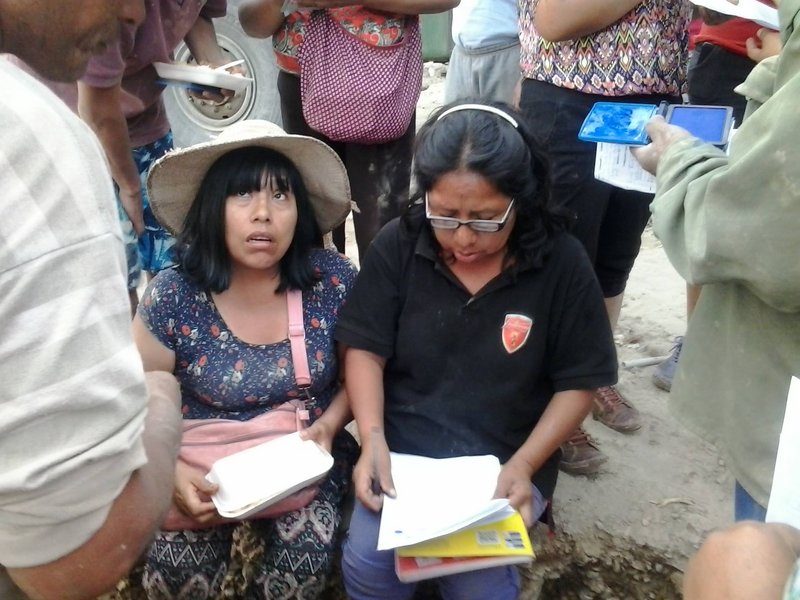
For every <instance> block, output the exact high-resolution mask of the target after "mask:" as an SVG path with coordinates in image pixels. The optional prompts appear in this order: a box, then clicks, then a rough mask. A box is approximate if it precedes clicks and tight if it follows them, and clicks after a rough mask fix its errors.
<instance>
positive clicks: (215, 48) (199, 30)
mask: <svg viewBox="0 0 800 600" xmlns="http://www.w3.org/2000/svg"><path fill="white" fill-rule="evenodd" d="M183 41H184V42H186V45H187V46H188V47H189V52H191V53H192V57H193V58H194V59H195V60H196V61H197V62H198V63H200V64H201V65H211V66H212V67H218V66H220V65H224V64H225V63H226V62H227V60H226V58H225V55H224V54H223V52H222V49H221V48H220V47H219V44H218V43H217V34H216V31H215V30H214V23H213V22H212V21H211V20H210V19H206V18H204V17H198V18H197V20H196V21H195V22H194V25H192V28H191V29H190V30H189V33H187V34H186V37H184V38H183Z"/></svg>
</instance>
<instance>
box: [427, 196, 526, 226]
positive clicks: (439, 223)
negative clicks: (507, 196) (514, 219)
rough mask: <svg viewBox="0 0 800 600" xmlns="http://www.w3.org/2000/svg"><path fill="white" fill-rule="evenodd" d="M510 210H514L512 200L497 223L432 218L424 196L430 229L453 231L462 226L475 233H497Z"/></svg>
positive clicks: (491, 221) (504, 222) (504, 224)
mask: <svg viewBox="0 0 800 600" xmlns="http://www.w3.org/2000/svg"><path fill="white" fill-rule="evenodd" d="M512 208H514V199H513V198H512V199H511V202H509V204H508V208H507V209H506V212H505V214H504V215H503V217H502V218H501V219H500V220H498V221H495V220H489V219H468V220H466V221H462V220H461V219H456V218H453V217H434V216H433V215H431V209H430V206H429V205H428V194H427V193H426V194H425V216H426V217H427V218H428V221H429V222H430V224H431V227H433V228H435V229H449V230H451V231H454V230H456V229H458V228H459V227H461V226H462V225H466V226H467V227H469V228H470V229H472V231H477V232H479V233H497V232H498V231H500V230H501V229H502V228H503V227H505V226H506V223H507V222H508V217H509V215H510V214H511V209H512Z"/></svg>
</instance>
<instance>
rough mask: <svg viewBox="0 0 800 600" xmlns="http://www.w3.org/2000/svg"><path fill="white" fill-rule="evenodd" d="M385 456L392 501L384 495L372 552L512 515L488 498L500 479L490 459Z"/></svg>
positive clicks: (505, 506)
mask: <svg viewBox="0 0 800 600" xmlns="http://www.w3.org/2000/svg"><path fill="white" fill-rule="evenodd" d="M391 457H392V479H393V480H394V485H395V490H396V491H397V497H396V498H389V497H388V496H384V500H383V512H382V514H381V524H380V531H379V534H378V550H390V549H392V548H398V547H400V546H408V545H410V544H416V543H419V542H424V541H425V540H429V539H431V538H434V537H439V536H442V535H447V534H448V533H453V532H454V531H458V530H459V529H463V528H464V527H468V526H470V525H474V524H477V523H493V522H495V521H499V520H501V519H504V518H506V517H508V516H511V515H512V514H513V513H514V509H513V508H511V506H510V505H509V503H508V500H507V499H505V498H502V499H492V496H493V495H494V490H495V487H496V486H497V476H498V475H499V474H500V461H499V460H497V458H496V457H494V456H459V457H456V458H440V459H436V458H426V457H422V456H412V455H409V454H395V453H392V455H391Z"/></svg>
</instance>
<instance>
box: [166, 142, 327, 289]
mask: <svg viewBox="0 0 800 600" xmlns="http://www.w3.org/2000/svg"><path fill="white" fill-rule="evenodd" d="M265 186H272V187H274V188H275V189H277V190H280V191H282V192H292V193H293V194H294V197H295V202H296V204H297V225H296V226H295V230H294V237H293V238H292V243H291V245H290V246H289V248H288V250H287V251H286V254H285V255H284V256H283V258H281V261H280V283H279V284H278V291H283V290H286V289H290V288H293V289H301V290H302V289H308V288H309V287H310V286H311V285H313V284H314V282H315V281H317V279H319V276H318V275H317V274H315V272H314V268H313V266H312V264H311V261H310V260H309V253H310V251H311V249H312V248H313V247H319V246H321V245H322V234H321V233H320V230H319V226H318V225H317V220H316V217H315V215H314V209H313V207H312V206H311V201H310V199H309V196H308V190H307V189H306V186H305V184H304V183H303V178H302V177H301V175H300V171H298V170H297V167H295V165H294V163H293V162H292V161H291V160H289V159H288V158H287V157H286V156H284V155H283V154H281V153H279V152H276V151H275V150H270V149H267V148H261V147H254V146H253V147H246V148H240V149H238V150H232V151H231V152H228V153H227V154H224V155H223V156H221V157H220V158H218V159H217V160H216V161H215V162H214V164H212V165H211V167H210V168H209V169H208V171H207V172H206V174H205V176H204V177H203V181H202V183H201V184H200V188H199V189H198V190H197V195H196V196H195V198H194V200H193V202H192V205H191V207H190V208H189V212H188V213H186V218H185V219H184V222H183V230H182V232H181V234H180V235H179V236H178V241H177V244H176V255H177V258H178V262H179V263H180V265H181V269H182V270H183V272H184V273H185V274H186V275H187V277H189V279H191V280H192V281H194V282H195V283H197V284H198V285H199V286H201V287H202V288H203V289H209V290H211V291H212V292H215V293H219V292H223V291H225V290H226V289H228V287H229V286H230V283H231V259H230V255H229V253H228V247H227V245H226V243H225V203H226V200H227V198H228V197H229V196H233V195H235V194H239V193H247V192H254V191H260V190H261V189H263V188H264V187H265Z"/></svg>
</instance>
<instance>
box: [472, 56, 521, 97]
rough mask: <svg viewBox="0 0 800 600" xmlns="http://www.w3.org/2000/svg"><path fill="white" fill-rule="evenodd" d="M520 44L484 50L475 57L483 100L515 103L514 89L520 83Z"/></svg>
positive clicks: (480, 95)
mask: <svg viewBox="0 0 800 600" xmlns="http://www.w3.org/2000/svg"><path fill="white" fill-rule="evenodd" d="M519 48H520V46H519V43H514V44H510V45H508V44H504V45H502V46H494V47H491V48H486V49H484V50H483V51H482V52H481V53H480V54H478V55H476V56H475V57H474V60H475V66H476V68H477V73H476V75H477V77H478V94H477V96H478V97H479V98H481V99H484V100H487V101H493V102H506V103H508V104H512V103H513V102H514V88H515V87H516V86H517V84H518V83H519V79H520V76H521V75H520V71H519Z"/></svg>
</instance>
